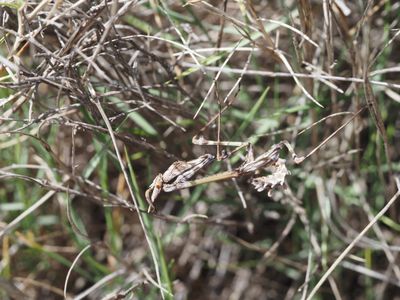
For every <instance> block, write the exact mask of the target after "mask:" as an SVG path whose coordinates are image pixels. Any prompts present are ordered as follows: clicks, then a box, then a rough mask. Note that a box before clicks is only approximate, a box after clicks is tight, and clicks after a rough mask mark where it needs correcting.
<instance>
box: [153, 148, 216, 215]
mask: <svg viewBox="0 0 400 300" xmlns="http://www.w3.org/2000/svg"><path fill="white" fill-rule="evenodd" d="M214 158H215V156H214V155H212V154H204V155H202V156H200V157H198V158H196V159H193V160H190V161H176V162H174V163H173V164H172V165H170V166H169V168H168V169H167V170H166V171H165V172H164V173H163V174H161V173H160V174H158V175H157V176H156V178H154V180H153V182H152V184H151V185H150V187H149V188H148V189H147V190H146V193H145V196H146V200H147V202H148V203H149V212H150V211H152V210H154V204H153V203H154V201H155V200H156V198H157V197H158V195H159V194H160V193H161V191H162V190H163V187H164V186H165V184H168V183H169V184H170V185H177V184H179V183H182V182H186V181H187V180H189V179H190V178H192V177H193V176H194V175H195V174H196V173H197V172H198V171H199V170H200V169H202V168H203V167H204V166H206V165H207V164H209V163H210V162H212V161H213V160H214ZM174 179H175V180H174ZM173 180H174V181H173ZM171 182H172V183H171Z"/></svg>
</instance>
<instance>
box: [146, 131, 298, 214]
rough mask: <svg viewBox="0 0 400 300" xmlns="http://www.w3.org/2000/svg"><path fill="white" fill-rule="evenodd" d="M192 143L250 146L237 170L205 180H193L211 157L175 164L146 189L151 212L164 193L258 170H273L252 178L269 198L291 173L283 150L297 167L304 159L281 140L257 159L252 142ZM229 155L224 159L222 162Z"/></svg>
mask: <svg viewBox="0 0 400 300" xmlns="http://www.w3.org/2000/svg"><path fill="white" fill-rule="evenodd" d="M193 142H194V143H195V144H200V145H215V144H216V143H219V144H220V145H224V146H238V148H236V149H235V150H234V151H232V152H231V154H232V153H233V152H236V151H237V150H238V149H240V148H242V147H243V146H247V147H248V154H247V157H246V160H245V161H244V162H243V163H242V164H241V165H240V166H239V167H237V168H235V169H233V170H231V171H225V172H221V173H217V174H213V175H209V176H206V177H202V178H198V179H194V180H190V179H191V178H192V177H193V176H194V175H195V174H196V173H197V172H198V171H200V170H201V169H203V168H204V167H205V166H206V165H208V164H210V163H211V162H212V161H214V160H215V156H214V155H212V154H204V155H202V156H200V157H198V158H196V159H193V160H190V161H176V162H174V163H173V164H172V165H171V166H170V167H169V168H168V169H167V170H166V171H165V172H164V173H163V174H161V173H160V174H158V175H157V176H156V177H155V179H154V180H153V182H152V184H151V185H150V187H149V188H148V189H147V190H146V193H145V196H146V200H147V202H148V203H149V212H151V211H154V202H155V200H156V198H157V197H158V195H159V194H160V193H161V191H164V192H167V193H168V192H173V191H176V190H180V189H185V188H190V187H193V186H196V185H200V184H206V183H210V182H215V181H224V180H228V179H234V178H238V177H241V176H249V175H254V174H256V173H257V172H258V171H259V170H261V169H264V168H270V171H271V174H270V175H268V176H261V177H256V178H253V179H252V181H251V184H252V185H253V186H254V188H255V189H256V190H257V191H259V192H261V191H264V190H268V195H269V196H270V195H271V192H272V190H273V189H274V188H275V187H278V186H284V184H285V176H286V175H288V174H289V171H288V170H287V168H286V165H285V162H286V160H284V159H281V158H279V154H280V151H281V150H282V149H283V148H284V147H286V148H287V149H288V151H289V152H290V153H291V155H292V159H293V161H294V162H295V163H296V164H299V163H301V162H302V161H303V160H304V157H298V156H297V155H296V153H295V152H294V151H293V148H292V147H291V146H290V144H289V142H288V141H281V142H279V143H278V144H275V145H273V146H272V147H271V148H270V149H269V150H268V151H267V152H265V153H264V154H261V155H260V156H258V157H257V158H254V155H253V151H252V146H251V144H250V143H240V142H222V141H220V142H212V141H207V140H205V139H204V138H202V137H200V138H199V137H194V138H193ZM226 157H228V155H225V156H223V159H225V158H226Z"/></svg>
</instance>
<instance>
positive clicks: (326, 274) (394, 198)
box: [307, 178, 400, 300]
mask: <svg viewBox="0 0 400 300" xmlns="http://www.w3.org/2000/svg"><path fill="white" fill-rule="evenodd" d="M396 184H397V192H396V194H394V195H393V197H392V198H391V199H390V200H389V201H388V202H387V203H386V205H385V206H384V207H383V208H382V209H381V210H380V211H379V213H378V214H376V215H375V217H374V218H373V219H372V220H371V221H370V222H369V223H368V225H367V226H365V228H364V229H363V230H362V231H361V232H360V233H359V234H358V235H357V236H356V237H355V238H354V240H353V241H352V242H351V243H350V244H349V245H348V246H347V247H346V249H344V250H343V251H342V253H341V254H340V255H339V257H338V258H337V259H336V260H335V261H334V262H333V263H332V265H331V266H330V267H329V269H328V270H327V271H326V272H325V273H324V275H323V276H322V277H321V279H320V280H319V281H318V283H317V284H316V285H315V286H314V288H313V289H312V290H311V292H310V294H309V295H308V297H307V300H311V299H313V297H314V295H315V294H316V293H317V291H318V290H319V288H320V287H321V286H322V285H323V284H324V282H325V281H326V279H328V277H329V276H330V275H331V274H332V272H333V271H334V270H335V269H336V267H337V266H338V265H339V264H340V263H341V262H342V261H343V259H344V258H345V257H346V256H347V255H348V254H349V253H350V251H351V250H352V249H353V248H354V246H356V245H357V243H358V241H359V240H360V239H361V238H362V237H363V236H364V235H365V234H366V233H367V232H368V230H370V229H371V227H372V226H373V225H374V224H375V223H376V222H377V221H378V220H379V219H380V218H381V217H382V216H383V215H384V214H385V213H386V212H387V211H388V209H389V208H390V207H391V206H392V205H393V204H394V203H395V201H396V200H397V198H398V197H399V196H400V180H399V179H398V178H396Z"/></svg>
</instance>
